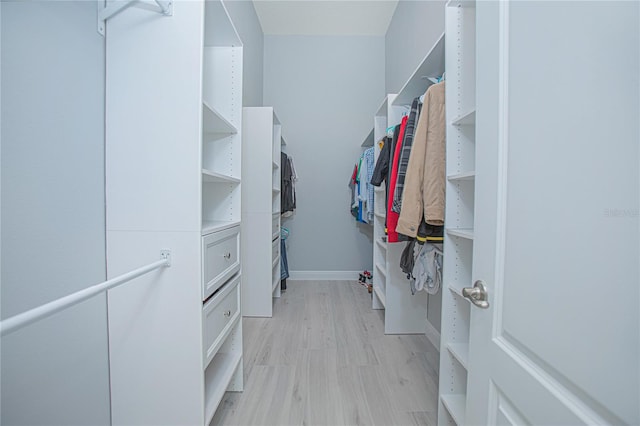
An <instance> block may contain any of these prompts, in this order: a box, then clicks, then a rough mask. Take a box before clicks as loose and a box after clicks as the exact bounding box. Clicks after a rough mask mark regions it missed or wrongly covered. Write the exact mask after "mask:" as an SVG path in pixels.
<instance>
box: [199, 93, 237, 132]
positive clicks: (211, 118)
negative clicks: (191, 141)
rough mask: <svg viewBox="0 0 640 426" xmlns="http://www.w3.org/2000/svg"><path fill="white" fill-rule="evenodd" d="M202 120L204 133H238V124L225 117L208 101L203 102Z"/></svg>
mask: <svg viewBox="0 0 640 426" xmlns="http://www.w3.org/2000/svg"><path fill="white" fill-rule="evenodd" d="M202 121H203V123H202V125H203V131H204V133H224V134H226V133H228V134H235V133H238V129H237V128H236V126H234V125H233V124H231V122H230V121H229V120H227V119H226V118H224V117H223V116H222V114H220V113H219V112H218V111H216V110H215V109H214V108H213V107H211V106H210V105H209V104H208V103H207V102H206V101H203V102H202Z"/></svg>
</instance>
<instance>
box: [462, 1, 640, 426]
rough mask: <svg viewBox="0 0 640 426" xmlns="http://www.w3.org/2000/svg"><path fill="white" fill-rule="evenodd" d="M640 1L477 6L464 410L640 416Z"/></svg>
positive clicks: (527, 417) (545, 418)
mask: <svg viewBox="0 0 640 426" xmlns="http://www.w3.org/2000/svg"><path fill="white" fill-rule="evenodd" d="M638 5H639V3H638V2H636V1H628V2H619V3H614V2H610V1H603V2H581V1H574V2H546V1H533V2H523V1H513V2H502V1H501V2H497V1H492V2H483V1H480V2H479V3H478V5H477V10H476V12H477V133H476V141H477V142H476V155H477V159H476V202H475V210H476V211H475V242H474V253H473V256H474V267H473V279H474V280H483V281H485V283H486V286H487V289H488V301H489V303H490V306H489V308H488V309H481V308H479V307H475V306H473V305H472V307H471V312H472V313H471V336H470V352H469V353H470V355H469V376H468V393H467V395H468V397H467V416H466V420H467V423H469V424H485V423H489V424H517V425H524V424H531V425H569V424H603V423H608V424H634V425H637V424H639V423H640V414H639V410H640V409H639V406H640V396H639V392H638V387H639V377H640V371H639V368H638V364H639V363H640V355H639V353H638V341H639V334H640V332H639V316H638V305H639V302H640V298H639V287H640V284H639V266H638V265H639V260H640V256H639V244H640V233H639V216H640V215H639V193H640V186H639V173H638V169H639V164H640V157H639V149H638V145H639V140H640V130H639V129H640V125H639V122H640V109H639V99H640V85H639V78H640V77H639V76H640V67H639V51H640V44H639V41H638V39H639V32H638V27H639V20H640V19H639V17H640V12H639V6H638Z"/></svg>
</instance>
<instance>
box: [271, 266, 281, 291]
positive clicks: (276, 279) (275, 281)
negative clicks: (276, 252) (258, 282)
mask: <svg viewBox="0 0 640 426" xmlns="http://www.w3.org/2000/svg"><path fill="white" fill-rule="evenodd" d="M278 261H280V258H278ZM274 268H275V266H274ZM278 284H280V277H279V276H277V277H275V278H274V279H273V283H272V284H271V293H273V292H274V291H276V288H278Z"/></svg>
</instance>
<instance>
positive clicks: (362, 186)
mask: <svg viewBox="0 0 640 426" xmlns="http://www.w3.org/2000/svg"><path fill="white" fill-rule="evenodd" d="M374 155H375V154H374V149H373V147H371V148H368V149H366V150H365V151H364V152H363V153H362V155H361V156H360V159H359V160H358V162H357V163H356V165H355V166H354V168H353V172H352V173H351V179H350V180H349V187H350V188H351V206H350V211H351V215H352V216H353V217H355V218H356V220H357V221H358V222H362V223H371V221H372V220H373V186H372V185H371V176H372V175H373V163H374Z"/></svg>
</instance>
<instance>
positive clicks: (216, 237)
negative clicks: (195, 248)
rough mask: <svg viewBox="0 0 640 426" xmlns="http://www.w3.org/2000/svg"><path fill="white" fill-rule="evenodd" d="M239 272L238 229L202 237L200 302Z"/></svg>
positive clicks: (234, 228) (237, 227)
mask: <svg viewBox="0 0 640 426" xmlns="http://www.w3.org/2000/svg"><path fill="white" fill-rule="evenodd" d="M239 270H240V227H239V226H235V227H233V228H229V229H225V230H224V231H220V232H214V233H212V234H209V235H205V236H204V237H202V300H206V299H207V297H209V296H211V295H212V294H213V293H214V292H215V291H216V290H217V289H218V288H220V287H221V286H222V284H224V283H225V282H226V281H227V280H228V279H229V278H231V276H232V275H233V274H235V273H236V272H238V271H239Z"/></svg>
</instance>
